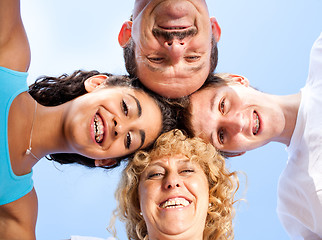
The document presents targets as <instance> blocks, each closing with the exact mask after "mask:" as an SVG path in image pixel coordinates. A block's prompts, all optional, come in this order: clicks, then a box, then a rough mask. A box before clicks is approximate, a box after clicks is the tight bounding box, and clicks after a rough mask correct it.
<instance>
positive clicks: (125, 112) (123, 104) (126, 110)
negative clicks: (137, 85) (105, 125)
mask: <svg viewBox="0 0 322 240" xmlns="http://www.w3.org/2000/svg"><path fill="white" fill-rule="evenodd" d="M122 109H123V112H124V114H125V116H127V115H128V113H129V108H128V106H127V104H126V102H125V101H124V100H122Z"/></svg>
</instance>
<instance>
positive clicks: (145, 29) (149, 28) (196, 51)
mask: <svg viewBox="0 0 322 240" xmlns="http://www.w3.org/2000/svg"><path fill="white" fill-rule="evenodd" d="M133 19H134V20H133V25H132V29H131V37H132V40H133V42H134V44H135V49H134V50H135V58H136V59H135V61H136V65H137V71H136V73H137V76H138V77H139V78H140V80H141V81H142V83H143V84H144V85H145V86H146V87H148V88H150V89H151V90H153V91H155V92H157V93H158V94H160V95H163V96H166V97H171V98H175V97H181V96H186V95H188V94H190V93H192V92H194V91H196V90H197V89H199V88H200V87H201V85H202V84H203V83H204V81H205V80H206V78H207V76H208V74H209V71H210V54H211V47H212V40H213V39H214V41H216V40H217V41H218V40H219V37H220V28H219V26H218V24H217V22H216V20H215V18H209V15H208V9H207V5H206V3H205V1H204V0H150V1H149V0H137V1H136V2H135V6H134V12H133Z"/></svg>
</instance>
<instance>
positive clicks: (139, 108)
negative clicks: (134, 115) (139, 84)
mask: <svg viewBox="0 0 322 240" xmlns="http://www.w3.org/2000/svg"><path fill="white" fill-rule="evenodd" d="M129 96H131V97H132V98H133V99H134V101H135V103H136V107H137V109H138V117H141V115H142V107H141V104H140V101H139V100H138V99H137V98H136V97H134V96H133V95H132V94H129Z"/></svg>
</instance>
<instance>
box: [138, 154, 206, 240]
mask: <svg viewBox="0 0 322 240" xmlns="http://www.w3.org/2000/svg"><path fill="white" fill-rule="evenodd" d="M179 197H180V198H184V199H186V200H188V201H189V202H190V204H189V205H188V206H185V207H183V206H181V207H177V208H162V207H161V206H160V204H161V203H163V202H165V201H166V200H169V199H175V198H179ZM139 198H140V207H141V211H142V214H143V217H144V220H145V223H146V225H147V229H148V234H149V239H150V240H155V239H164V240H166V239H186V240H188V239H202V237H203V231H204V227H205V222H206V217H207V210H208V204H209V186H208V180H207V177H206V174H205V173H204V172H203V170H202V168H201V167H200V166H199V165H198V164H197V163H195V162H192V161H190V160H189V159H188V158H187V157H185V156H182V155H177V156H174V157H163V158H160V159H155V160H152V161H151V163H150V165H149V166H148V167H147V168H146V169H145V170H144V172H143V173H142V175H141V177H140V183H139ZM174 226H175V227H174Z"/></svg>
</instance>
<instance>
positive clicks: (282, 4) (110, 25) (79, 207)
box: [22, 0, 322, 240]
mask: <svg viewBox="0 0 322 240" xmlns="http://www.w3.org/2000/svg"><path fill="white" fill-rule="evenodd" d="M133 2H134V1H133V0H122V1H112V0H92V1H87V0H68V1H66V0H47V1H42V0H22V16H23V20H24V22H25V27H26V30H27V34H28V37H29V41H30V45H31V50H32V63H31V66H30V70H29V72H30V77H29V82H30V83H31V82H33V81H34V80H35V78H36V77H37V76H39V75H44V74H46V75H55V76H56V75H59V74H62V73H65V72H66V73H71V72H72V71H73V70H76V69H86V70H92V69H97V70H100V71H106V72H111V73H115V74H123V73H125V68H124V66H123V64H124V63H123V58H122V49H121V48H120V47H119V45H118V43H117V34H118V31H119V28H120V26H121V24H122V23H123V21H124V20H126V19H128V17H129V16H130V15H131V12H132V8H133V4H134V3H133ZM207 3H208V7H209V12H210V15H212V16H216V18H217V20H218V22H219V24H220V25H221V28H222V37H221V40H220V42H219V46H218V47H219V64H218V68H217V71H218V72H232V73H237V74H241V75H244V76H246V77H248V79H249V80H250V82H251V84H252V85H253V86H254V87H256V88H258V89H260V90H262V91H264V92H268V93H272V94H292V93H296V92H298V91H299V89H300V88H301V87H303V86H304V84H305V81H306V77H307V73H308V62H309V53H310V49H311V46H312V44H313V42H314V40H315V39H316V38H317V37H318V36H319V34H320V32H321V31H322V15H321V9H322V0H306V1H300V0H283V1H281V0H261V1H255V0H243V1H240V0H225V1H223V0H221V1H219V0H208V1H207ZM272 124H274V123H272ZM48 141H50V139H48ZM286 160H287V154H286V152H285V146H283V145H281V144H278V143H270V144H268V145H266V146H264V147H262V148H260V149H257V150H253V151H250V152H248V153H247V154H245V155H244V156H241V157H238V158H235V159H231V160H228V161H227V162H228V165H229V166H230V167H231V169H234V170H239V171H242V172H244V173H245V175H247V179H246V177H245V176H244V175H240V180H241V186H242V188H241V191H240V197H243V198H245V199H246V201H243V202H241V203H240V204H239V205H238V208H237V212H236V218H235V239H238V240H246V239H247V240H249V239H261V240H272V239H279V240H280V239H287V235H286V233H285V231H284V230H283V229H282V227H281V225H280V223H279V220H278V217H277V214H276V198H277V197H276V189H277V182H278V177H279V175H280V173H281V171H282V170H283V168H284V166H285V164H286ZM120 170H121V169H116V170H113V171H110V172H106V171H102V170H100V169H95V170H89V169H86V168H84V167H81V166H61V165H59V164H57V163H52V162H49V161H47V160H46V159H43V160H42V161H41V162H39V163H38V164H37V165H36V166H35V167H34V181H35V188H36V191H37V194H38V200H39V214H38V224H37V237H38V238H37V239H40V240H42V239H46V240H57V239H67V238H69V237H70V236H71V235H87V236H96V237H102V238H107V237H108V236H110V234H109V233H108V232H107V231H106V230H105V228H106V226H107V225H108V223H109V219H110V216H111V213H112V211H113V209H114V207H115V201H114V189H115V187H116V184H117V182H118V179H119V174H120ZM117 228H118V234H119V238H120V239H126V235H125V231H124V228H123V226H122V225H121V224H118V225H117Z"/></svg>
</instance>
